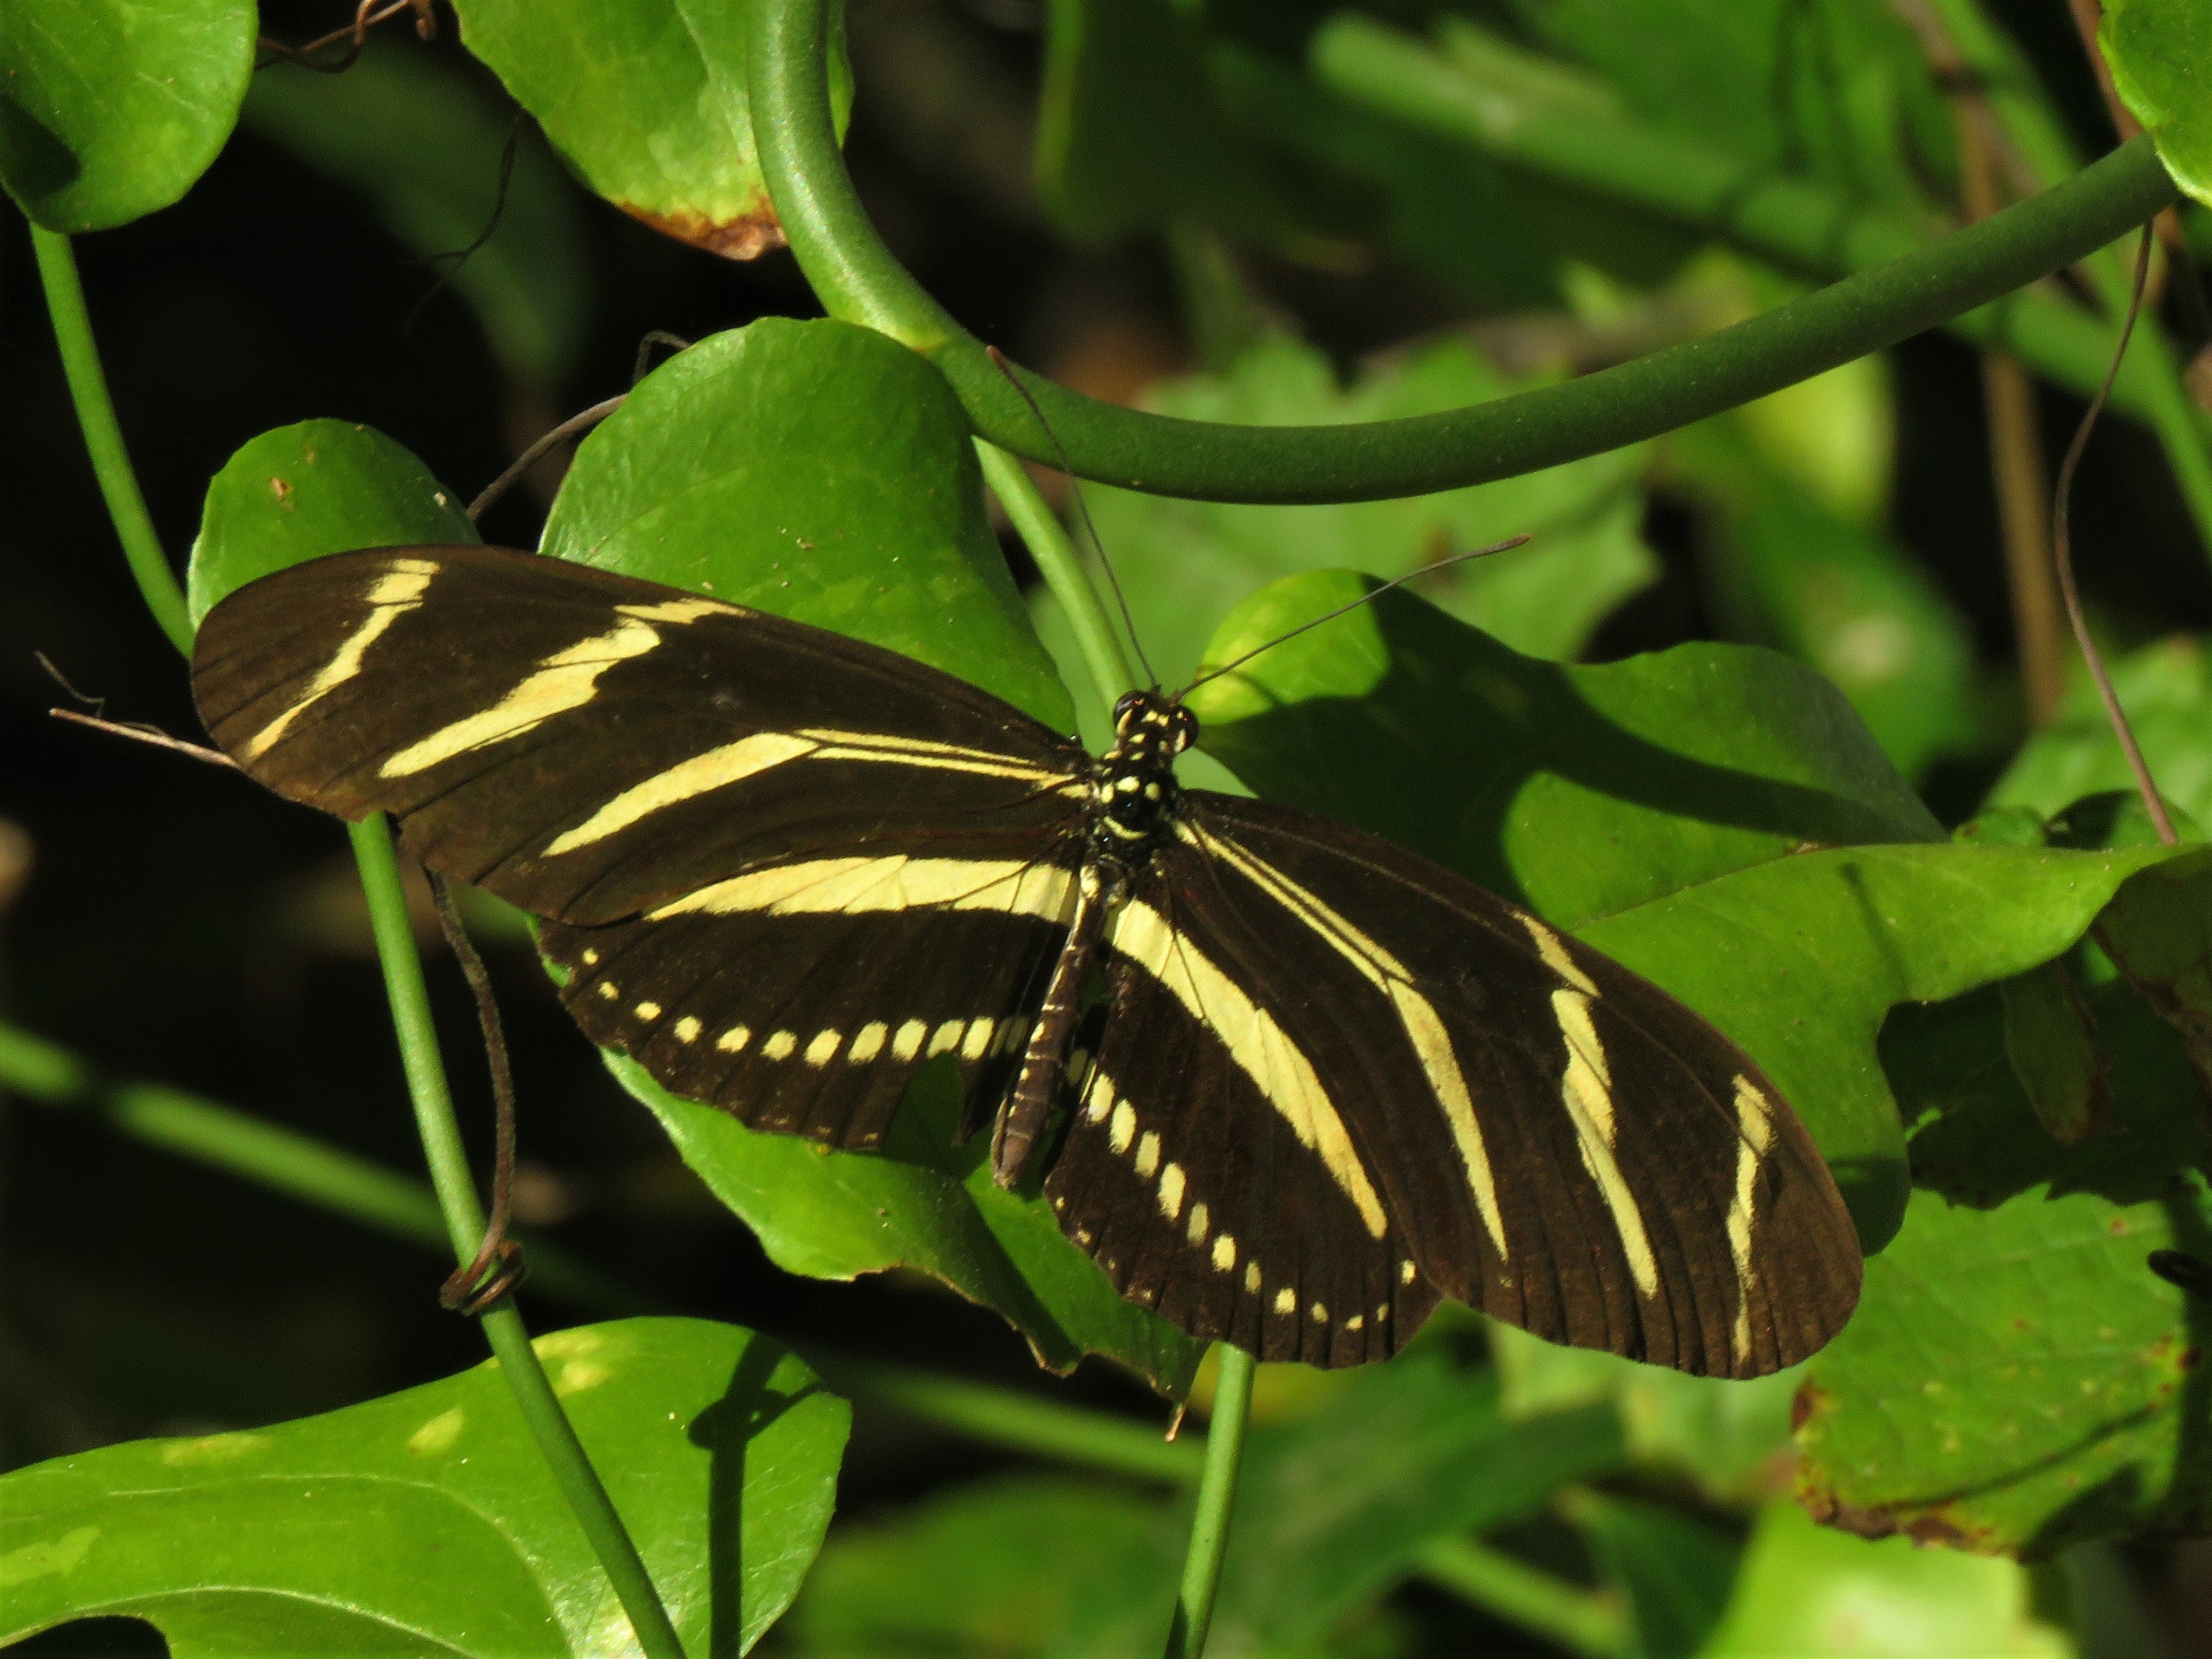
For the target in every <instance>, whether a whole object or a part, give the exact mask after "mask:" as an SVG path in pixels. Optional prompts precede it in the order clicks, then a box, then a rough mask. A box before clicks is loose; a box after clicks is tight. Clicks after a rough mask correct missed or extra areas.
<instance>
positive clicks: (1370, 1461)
mask: <svg viewBox="0 0 2212 1659" xmlns="http://www.w3.org/2000/svg"><path fill="white" fill-rule="evenodd" d="M1446 1350H1447V1345H1446V1344H1444V1343H1442V1342H1434V1341H1432V1342H1430V1343H1427V1344H1425V1345H1424V1346H1421V1347H1419V1348H1417V1349H1415V1350H1414V1351H1413V1352H1409V1353H1407V1354H1404V1355H1402V1356H1401V1357H1400V1358H1397V1359H1395V1360H1393V1361H1392V1362H1391V1363H1390V1364H1388V1365H1376V1366H1370V1367H1367V1368H1366V1369H1364V1370H1361V1371H1359V1372H1358V1374H1357V1375H1355V1376H1353V1377H1352V1378H1351V1379H1350V1380H1349V1381H1348V1382H1347V1383H1346V1385H1345V1387H1344V1388H1343V1389H1342V1390H1341V1391H1340V1393H1338V1394H1337V1395H1335V1396H1334V1398H1333V1399H1332V1400H1331V1401H1329V1403H1328V1407H1326V1408H1325V1409H1323V1410H1322V1411H1321V1412H1318V1413H1315V1414H1314V1415H1313V1416H1311V1417H1310V1418H1307V1419H1304V1420H1302V1421H1299V1422H1296V1423H1291V1424H1285V1425H1281V1426H1280V1427H1255V1429H1254V1430H1253V1431H1252V1433H1251V1438H1250V1442H1249V1449H1248V1450H1247V1454H1246V1458H1245V1464H1244V1473H1243V1479H1242V1480H1241V1481H1240V1482H1239V1484H1238V1486H1237V1504H1236V1508H1235V1510H1233V1512H1232V1514H1231V1526H1230V1533H1229V1548H1228V1554H1227V1557H1226V1558H1225V1560H1224V1562H1223V1565H1222V1577H1221V1590H1220V1595H1219V1599H1218V1601H1217V1602H1216V1603H1215V1607H1214V1623H1213V1632H1212V1638H1211V1639H1210V1643H1209V1646H1210V1647H1212V1648H1214V1649H1215V1650H1218V1651H1219V1652H1220V1653H1223V1654H1234V1653H1238V1652H1253V1651H1263V1652H1281V1651H1284V1650H1291V1651H1301V1650H1310V1647H1311V1646H1312V1645H1314V1644H1316V1643H1318V1641H1319V1639H1320V1638H1322V1636H1323V1635H1324V1634H1325V1633H1326V1632H1327V1631H1328V1628H1329V1626H1332V1625H1333V1624H1334V1623H1335V1622H1336V1621H1338V1620H1340V1619H1342V1618H1344V1617H1345V1616H1346V1614H1348V1613H1351V1612H1352V1611H1353V1610H1354V1609H1355V1608H1356V1607H1358V1606H1359V1604H1360V1603H1362V1602H1363V1601H1366V1600H1367V1599H1368V1598H1370V1597H1371V1596H1374V1595H1380V1594H1381V1593H1382V1592H1383V1591H1384V1590H1387V1589H1389V1588H1390V1587H1391V1586H1392V1585H1393V1584H1395V1583H1397V1582H1398V1581H1399V1580H1400V1579H1401V1578H1402V1577H1405V1576H1406V1575H1407V1573H1409V1572H1410V1571H1412V1570H1413V1565H1414V1562H1415V1559H1416V1558H1417V1557H1418V1556H1419V1553H1420V1552H1421V1549H1422V1547H1424V1546H1425V1545H1426V1544H1428V1543H1430V1542H1431V1541H1433V1540H1436V1539H1438V1538H1442V1537H1444V1536H1447V1535H1449V1534H1459V1533H1465V1532H1478V1533H1479V1532H1483V1531H1486V1530H1488V1529H1490V1528H1495V1527H1499V1526H1503V1525H1504V1524H1506V1523H1507V1522H1513V1521H1518V1520H1522V1519H1525V1518H1526V1517H1527V1516H1529V1515H1531V1514H1533V1513H1534V1512H1535V1511H1536V1510H1538V1509H1540V1508H1541V1506H1542V1505H1543V1504H1544V1503H1545V1502H1546V1500H1547V1499H1548V1498H1550V1497H1551V1496H1552V1494H1553V1493H1554V1492H1557V1491H1558V1490H1559V1488H1560V1487H1562V1486H1566V1485H1569V1484H1570V1483H1571V1482H1574V1481H1578V1480H1590V1479H1592V1478H1594V1477H1595V1476H1598V1475H1600V1474H1605V1473H1606V1472H1607V1471H1608V1470H1610V1469H1612V1468H1615V1467H1617V1466H1618V1465H1619V1464H1620V1462H1621V1460H1622V1458H1623V1456H1624V1455H1625V1448H1624V1447H1623V1445H1622V1443H1621V1438H1620V1422H1619V1419H1617V1418H1616V1417H1615V1416H1614V1414H1613V1412H1612V1411H1611V1410H1610V1409H1607V1408H1606V1407H1595V1408H1592V1407H1582V1408H1577V1409H1572V1410H1568V1411H1563V1412H1555V1413H1547V1414H1546V1415H1544V1416H1541V1417H1537V1418H1534V1419H1527V1420H1524V1421H1521V1422H1514V1421H1511V1420H1509V1419H1507V1418H1506V1416H1505V1414H1504V1412H1503V1411H1502V1410H1501V1409H1500V1408H1499V1395H1498V1378H1497V1374H1496V1373H1495V1372H1494V1371H1492V1370H1489V1369H1488V1368H1487V1367H1483V1368H1480V1369H1473V1370H1470V1369H1468V1368H1467V1367H1464V1366H1462V1365H1461V1364H1458V1363H1456V1362H1455V1360H1454V1359H1453V1358H1452V1357H1451V1355H1450V1354H1449V1352H1447V1351H1446ZM1171 1589H1172V1586H1171V1584H1169V1583H1163V1584H1162V1586H1161V1591H1162V1594H1163V1600H1162V1601H1161V1603H1160V1619H1161V1622H1160V1625H1159V1626H1158V1628H1162V1629H1164V1628H1165V1615H1166V1601H1165V1599H1164V1597H1165V1595H1167V1594H1168V1593H1170V1591H1171Z"/></svg>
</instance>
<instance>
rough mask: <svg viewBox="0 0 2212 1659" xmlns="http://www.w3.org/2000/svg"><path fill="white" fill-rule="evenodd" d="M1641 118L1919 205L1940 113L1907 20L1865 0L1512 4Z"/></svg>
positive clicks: (1940, 148)
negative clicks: (1596, 76) (1593, 73)
mask: <svg viewBox="0 0 2212 1659" xmlns="http://www.w3.org/2000/svg"><path fill="white" fill-rule="evenodd" d="M1509 9H1510V11H1511V12H1512V13H1513V14H1514V15H1516V17H1517V18H1518V19H1519V20H1520V21H1521V22H1522V25H1523V26H1524V27H1527V28H1528V29H1529V30H1530V31H1531V32H1532V33H1534V34H1535V35H1536V37H1537V38H1538V39H1539V40H1542V41H1544V42H1545V43H1546V44H1547V46H1551V47H1553V49H1554V50H1556V51H1558V52H1561V53H1562V54H1564V55H1565V56H1567V57H1569V58H1576V59H1579V60H1580V61H1581V62H1582V63H1583V64H1587V65H1588V66H1589V68H1591V69H1593V70H1596V71H1598V72H1599V73H1600V74H1601V75H1602V76H1604V78H1605V82H1606V84H1607V86H1608V87H1609V88H1612V89H1613V93H1614V94H1616V95H1617V96H1618V97H1619V99H1620V100H1621V102H1622V103H1624V104H1625V105H1626V106H1627V108H1628V110H1629V111H1630V112H1632V114H1633V115H1634V116H1636V117H1637V118H1640V119H1643V120H1646V121H1650V122H1651V123H1653V124H1654V125H1660V126H1664V127H1668V128H1671V129H1673V130H1674V131H1678V132H1682V133H1686V134H1689V135H1692V136H1695V137H1700V138H1703V139H1705V140H1706V141H1707V142H1709V143H1712V144H1714V145H1716V146H1717V147H1718V148H1721V149H1726V150H1727V151H1729V153H1731V154H1732V155H1736V156H1738V157H1740V158H1741V159H1742V160H1743V161H1744V162H1745V163H1746V164H1747V165H1748V166H1751V167H1759V168H1762V169H1767V170H1771V171H1775V172H1790V173H1800V174H1804V175H1809V176H1810V177H1812V178H1814V179H1820V181H1822V182H1823V183H1826V184H1829V185H1834V186H1837V187H1839V188H1842V189H1844V190H1846V191H1850V193H1851V194H1852V195H1853V196H1856V197H1861V198H1862V199H1869V200H1875V201H1882V202H1890V203H1895V204H1901V205H1908V206H1917V205H1918V204H1920V203H1921V202H1922V201H1923V198H1924V195H1925V191H1924V189H1923V185H1922V184H1921V182H1920V181H1921V180H1922V179H1923V178H1924V177H1925V176H1926V174H1927V173H1928V171H1929V165H1930V162H1931V161H1932V162H1933V163H1934V165H1935V167H1936V168H1937V169H1938V170H1939V171H1941V172H1942V173H1947V174H1948V172H1949V170H1950V165H1951V157H1952V127H1951V117H1950V112H1949V110H1948V108H1947V107H1946V106H1945V105H1944V101H1943V94H1942V91H1941V89H1940V88H1938V87H1937V85H1936V78H1935V76H1934V74H1933V73H1932V72H1931V71H1930V70H1929V65H1928V58H1927V54H1926V53H1925V52H1923V51H1922V50H1921V48H1920V46H1919V43H1918V42H1917V40H1916V39H1915V38H1914V36H1913V34H1912V32H1911V29H1910V28H1908V27H1906V26H1905V22H1904V21H1903V19H1902V18H1900V17H1899V15H1897V13H1896V12H1895V11H1894V10H1893V9H1892V8H1890V7H1887V6H1869V5H1866V4H1864V3H1863V0H1809V3H1808V0H1509Z"/></svg>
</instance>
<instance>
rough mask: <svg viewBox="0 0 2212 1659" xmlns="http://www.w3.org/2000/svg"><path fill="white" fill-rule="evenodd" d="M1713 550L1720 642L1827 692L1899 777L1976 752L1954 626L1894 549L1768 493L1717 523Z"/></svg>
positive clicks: (1974, 715) (1977, 734) (1968, 644)
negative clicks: (1752, 647)
mask: <svg viewBox="0 0 2212 1659" xmlns="http://www.w3.org/2000/svg"><path fill="white" fill-rule="evenodd" d="M1719 541H1720V556H1719V557H1718V559H1717V568H1716V571H1715V578H1716V586H1717V588H1718V590H1719V595H1718V596H1719V598H1720V600H1721V609H1722V610H1723V612H1724V613H1725V615H1726V617H1727V621H1728V626H1729V633H1730V634H1731V635H1733V636H1734V637H1735V638H1738V639H1742V640H1749V641H1756V642H1758V643H1759V644H1763V645H1771V646H1773V647H1776V648H1778V649H1779V650H1782V651H1786V652H1788V653H1790V655H1791V656H1793V657H1795V658H1796V659H1798V660H1799V661H1800V662H1804V663H1808V664H1810V665H1812V666H1814V667H1815V668H1817V669H1819V670H1820V671H1821V672H1822V673H1823V674H1825V675H1826V676H1827V677H1828V678H1829V679H1831V680H1832V681H1833V682H1835V684H1836V686H1837V689H1838V690H1841V691H1842V692H1843V694H1844V696H1846V697H1848V698H1850V702H1851V707H1852V708H1856V709H1857V711H1858V713H1859V717H1860V718H1861V719H1862V720H1865V721H1866V723H1867V727H1868V729H1869V731H1871V732H1873V733H1874V734H1875V738H1876V739H1878V740H1879V741H1880V743H1881V746H1882V749H1883V751H1884V752H1885V753H1887V755H1888V756H1889V757H1890V760H1891V762H1892V763H1893V764H1894V765H1895V766H1896V768H1897V769H1898V770H1899V772H1900V773H1902V774H1903V775H1905V776H1906V777H1908V778H1917V777H1920V776H1922V775H1924V774H1925V773H1926V771H1927V770H1928V769H1929V766H1930V765H1932V764H1933V763H1935V762H1936V761H1939V760H1942V759H1943V758H1945V757H1948V756H1951V755H1956V754H1960V753H1963V752H1966V751H1970V750H1973V749H1974V748H1976V747H1977V746H1978V744H1979V743H1980V741H1981V739H1982V737H1983V731H1982V721H1981V720H1980V718H1979V717H1978V697H1977V687H1976V670H1977V664H1976V661H1975V655H1974V648H1973V641H1972V635H1971V634H1970V632H1969V630H1968V629H1967V626H1966V618H1965V617H1962V616H1961V615H1960V613H1959V611H1958V608H1957V607H1956V606H1955V605H1953V604H1952V603H1951V602H1950V600H1949V599H1947V598H1946V597H1945V596H1944V594H1943V593H1942V590H1941V589H1939V588H1938V587H1937V586H1936V584H1935V582H1934V581H1933V580H1930V579H1929V576H1928V574H1927V573H1926V572H1924V571H1923V570H1922V569H1921V568H1919V566H1917V564H1915V563H1913V562H1911V559H1910V558H1908V557H1907V556H1906V555H1905V553H1904V551H1903V550H1901V549H1899V548H1898V547H1897V546H1895V545H1894V544H1893V543H1891V542H1890V541H1889V540H1888V539H1887V538H1885V537H1883V536H1881V534H1879V533H1878V532H1875V531H1873V530H1870V529H1867V528H1863V527H1862V526H1858V525H1855V524H1853V523H1851V522H1850V520H1846V519H1844V518H1843V517H1841V516H1839V515H1838V514H1837V513H1832V512H1831V511H1830V510H1828V509H1827V508H1826V507H1821V506H1820V505H1819V504H1818V503H1817V502H1815V501H1814V500H1813V499H1812V498H1811V497H1810V496H1809V495H1803V494H1799V493H1796V492H1795V491H1791V490H1787V489H1772V490H1770V491H1769V492H1768V493H1767V495H1766V496H1765V499H1764V500H1762V501H1759V503H1758V504H1756V505H1755V506H1753V507H1750V508H1749V509H1748V510H1747V511H1746V512H1744V513H1741V514H1740V515H1738V516H1736V517H1735V518H1733V519H1732V520H1730V521H1729V522H1728V523H1727V525H1726V526H1725V527H1724V528H1723V530H1722V531H1721V532H1720V537H1719Z"/></svg>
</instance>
